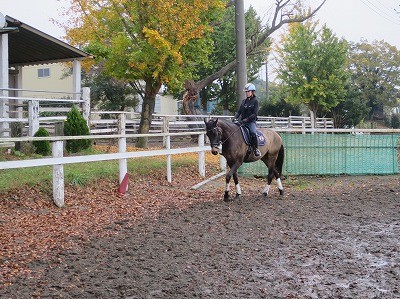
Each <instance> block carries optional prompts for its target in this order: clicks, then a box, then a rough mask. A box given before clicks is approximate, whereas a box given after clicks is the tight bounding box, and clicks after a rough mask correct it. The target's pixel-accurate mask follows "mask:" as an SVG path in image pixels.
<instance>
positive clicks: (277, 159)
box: [275, 144, 285, 177]
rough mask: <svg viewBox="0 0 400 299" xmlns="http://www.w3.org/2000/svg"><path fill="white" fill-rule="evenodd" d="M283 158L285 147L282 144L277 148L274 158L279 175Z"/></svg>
mask: <svg viewBox="0 0 400 299" xmlns="http://www.w3.org/2000/svg"><path fill="white" fill-rule="evenodd" d="M284 160H285V148H284V147H283V144H282V145H281V148H280V149H279V153H278V157H277V158H276V161H275V168H276V170H277V171H278V172H279V177H281V175H282V168H283V161H284Z"/></svg>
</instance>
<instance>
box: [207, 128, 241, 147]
mask: <svg viewBox="0 0 400 299" xmlns="http://www.w3.org/2000/svg"><path fill="white" fill-rule="evenodd" d="M242 126H243V125H242V124H240V126H238V128H237V129H236V130H235V131H233V132H232V133H231V134H229V136H228V137H227V138H225V140H223V141H221V139H222V129H221V127H218V126H215V128H212V129H209V130H207V132H210V131H213V130H217V136H218V138H217V139H218V142H217V143H213V142H211V140H210V145H211V147H218V146H219V145H223V144H224V143H225V142H226V141H227V140H228V139H229V138H230V137H231V136H232V135H233V134H235V133H236V132H237V131H239V130H240V128H241V127H242Z"/></svg>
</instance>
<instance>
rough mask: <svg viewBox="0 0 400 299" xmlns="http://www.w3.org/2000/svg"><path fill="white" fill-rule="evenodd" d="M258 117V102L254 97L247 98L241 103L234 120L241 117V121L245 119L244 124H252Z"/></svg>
mask: <svg viewBox="0 0 400 299" xmlns="http://www.w3.org/2000/svg"><path fill="white" fill-rule="evenodd" d="M257 115H258V100H257V97H256V96H252V97H248V98H246V99H244V100H243V101H242V103H241V104H240V108H239V110H238V112H236V114H235V118H236V119H238V118H239V117H241V119H242V121H243V120H244V119H246V120H247V121H246V122H253V121H256V120H257Z"/></svg>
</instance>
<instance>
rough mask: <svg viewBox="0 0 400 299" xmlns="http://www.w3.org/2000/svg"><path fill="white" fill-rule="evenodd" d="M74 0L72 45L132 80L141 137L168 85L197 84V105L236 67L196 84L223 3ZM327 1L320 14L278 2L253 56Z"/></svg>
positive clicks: (192, 88) (191, 92)
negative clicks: (281, 30) (159, 94)
mask: <svg viewBox="0 0 400 299" xmlns="http://www.w3.org/2000/svg"><path fill="white" fill-rule="evenodd" d="M70 1H71V7H70V9H69V11H67V12H66V13H65V16H66V17H67V21H66V22H65V24H64V25H65V28H66V32H67V38H68V40H69V42H70V43H71V44H73V45H76V46H79V47H81V48H82V47H84V46H85V47H86V48H85V49H86V50H87V51H88V52H90V53H92V54H94V56H95V59H96V60H97V61H103V62H104V66H105V69H106V71H107V72H108V74H109V75H111V76H115V77H116V78H120V79H124V80H127V81H128V82H129V83H130V84H131V86H132V87H133V88H135V90H136V91H137V93H138V94H139V95H140V96H141V97H142V99H143V105H142V115H141V120H140V126H139V133H147V132H148V131H149V129H150V125H151V120H152V113H153V112H154V106H155V97H156V94H157V92H158V91H159V90H160V88H161V85H162V84H166V85H168V87H170V88H171V89H173V88H174V86H178V85H181V86H182V85H183V82H185V81H187V80H192V81H187V82H186V83H185V88H186V93H185V95H187V96H188V97H189V98H190V99H191V100H193V99H195V98H196V95H197V94H198V92H199V91H200V90H201V89H203V88H204V87H205V86H208V85H210V84H211V83H212V82H213V81H214V80H216V79H218V78H221V77H223V76H224V75H225V74H226V73H228V72H229V71H231V70H233V69H234V68H235V66H236V61H235V60H232V61H227V63H226V64H225V65H224V66H222V67H221V68H220V69H219V70H218V71H216V72H214V73H213V74H211V75H209V76H207V77H205V78H202V79H200V81H197V82H195V81H194V80H198V79H199V78H196V77H195V76H193V72H194V70H195V69H197V68H198V67H199V66H200V65H203V64H205V63H207V59H208V56H209V54H210V52H211V46H212V44H211V39H210V31H211V29H212V26H211V25H216V24H218V22H216V21H217V20H218V17H219V14H220V12H221V9H223V8H224V6H223V3H224V1H223V0H206V1H201V0H191V1H187V0H174V1H172V0H165V1H158V0H138V1H128V0H104V1H94V0H70ZM321 1H322V0H321ZM325 1H326V0H323V1H322V3H321V5H320V6H318V7H317V8H316V9H315V10H302V9H301V6H299V1H297V0H293V1H292V0H276V2H275V3H276V6H275V13H274V15H273V18H272V22H271V26H268V27H267V28H266V29H265V30H263V32H262V33H261V34H260V37H259V39H258V40H255V41H253V42H252V43H251V44H250V45H248V47H247V54H248V55H249V54H251V53H253V52H254V51H256V50H257V49H258V47H259V46H260V45H262V44H263V43H264V41H265V40H266V39H267V37H269V36H270V35H271V34H272V33H273V32H275V31H276V30H278V29H279V28H281V27H282V26H283V25H285V24H288V23H292V22H301V21H304V20H306V19H308V18H310V17H311V16H313V15H314V14H315V13H316V12H317V11H318V10H319V8H320V7H321V6H322V5H323V3H325ZM231 5H233V1H232V0H230V1H229V2H227V3H226V7H230V6H231ZM188 82H189V83H188ZM191 82H192V83H191ZM188 88H189V89H188ZM137 146H139V147H146V146H147V138H139V140H138V143H137Z"/></svg>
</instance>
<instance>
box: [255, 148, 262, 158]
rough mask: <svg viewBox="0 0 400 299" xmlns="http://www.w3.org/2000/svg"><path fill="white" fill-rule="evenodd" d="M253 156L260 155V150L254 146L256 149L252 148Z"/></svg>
mask: <svg viewBox="0 0 400 299" xmlns="http://www.w3.org/2000/svg"><path fill="white" fill-rule="evenodd" d="M254 156H256V157H259V156H261V152H260V150H259V149H258V148H256V149H255V150H254Z"/></svg>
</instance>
